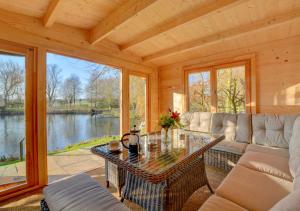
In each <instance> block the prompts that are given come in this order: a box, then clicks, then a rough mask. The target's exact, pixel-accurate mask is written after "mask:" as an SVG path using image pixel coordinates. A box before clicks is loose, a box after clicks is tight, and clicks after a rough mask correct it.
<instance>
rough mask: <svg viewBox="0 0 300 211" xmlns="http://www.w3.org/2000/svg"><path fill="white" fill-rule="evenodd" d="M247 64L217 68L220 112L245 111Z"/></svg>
mask: <svg viewBox="0 0 300 211" xmlns="http://www.w3.org/2000/svg"><path fill="white" fill-rule="evenodd" d="M245 93H246V80H245V66H238V67H229V68H222V69H218V70H217V97H218V112H226V113H240V112H245V110H246V109H245V101H246V97H245V96H246V95H245Z"/></svg>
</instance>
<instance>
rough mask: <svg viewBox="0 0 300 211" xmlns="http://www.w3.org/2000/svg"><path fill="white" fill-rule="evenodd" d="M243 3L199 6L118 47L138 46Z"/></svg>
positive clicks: (239, 0) (229, 0)
mask: <svg viewBox="0 0 300 211" xmlns="http://www.w3.org/2000/svg"><path fill="white" fill-rule="evenodd" d="M242 2H245V0H222V1H214V2H213V3H210V4H207V5H204V6H203V5H201V6H199V7H197V8H193V9H192V10H189V11H185V12H183V13H182V14H181V15H178V16H176V17H174V18H171V19H170V20H167V21H165V22H163V23H160V24H158V25H157V26H155V27H153V28H150V29H149V30H147V31H145V32H142V33H141V34H139V35H137V36H135V37H133V38H132V39H131V40H130V41H128V42H127V43H126V44H123V45H121V46H120V49H121V50H126V49H128V48H131V47H133V46H135V45H138V44H140V43H142V42H144V41H146V40H149V39H150V38H152V37H155V36H157V35H159V34H161V33H164V32H167V31H169V30H171V29H174V28H176V27H179V26H181V25H184V24H186V23H188V22H190V21H193V20H195V19H197V18H200V17H203V16H205V15H208V14H210V13H212V12H215V11H217V10H219V9H227V8H228V7H232V6H236V4H238V3H242Z"/></svg>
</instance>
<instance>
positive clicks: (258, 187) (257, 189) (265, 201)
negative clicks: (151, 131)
mask: <svg viewBox="0 0 300 211" xmlns="http://www.w3.org/2000/svg"><path fill="white" fill-rule="evenodd" d="M292 189H293V183H292V182H289V181H287V180H284V179H281V178H278V177H274V176H272V175H269V174H264V173H261V172H258V171H254V170H251V169H249V168H246V167H243V166H241V165H237V166H236V167H235V168H234V169H233V170H231V172H230V173H229V174H228V176H227V177H226V178H225V179H224V181H223V182H222V183H221V185H220V186H219V187H218V189H217V190H216V194H217V195H218V196H221V197H223V198H225V199H227V200H230V201H232V202H234V203H236V204H238V205H239V206H241V207H244V208H245V209H248V210H269V209H270V208H271V207H273V206H274V205H275V204H276V203H277V202H278V201H279V200H281V199H282V198H283V197H285V196H286V195H288V194H289V193H290V192H291V191H292Z"/></svg>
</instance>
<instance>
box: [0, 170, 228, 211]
mask: <svg viewBox="0 0 300 211" xmlns="http://www.w3.org/2000/svg"><path fill="white" fill-rule="evenodd" d="M87 173H88V174H89V175H91V177H93V178H94V179H95V180H97V181H98V182H99V183H100V184H101V185H102V186H105V171H104V168H103V167H100V168H97V169H94V170H91V171H89V172H87ZM207 175H208V179H209V182H210V184H211V186H212V187H213V189H215V188H217V187H218V186H219V184H220V183H221V181H222V180H223V179H224V178H225V176H226V173H225V172H223V171H221V170H219V169H216V168H213V167H207ZM109 191H110V192H111V193H112V194H113V195H114V196H115V197H117V198H118V194H117V189H116V188H114V187H110V188H109ZM210 195H211V194H210V192H209V190H208V188H207V187H202V188H200V189H199V190H197V191H196V192H195V193H194V194H193V195H192V196H191V197H190V198H189V199H188V201H187V202H186V203H185V205H184V207H183V210H184V211H193V210H198V209H199V207H200V206H201V205H202V204H203V202H204V201H205V200H206V199H207V198H208V197H209V196H210ZM42 198H43V194H42V191H41V190H40V191H36V192H34V193H30V194H26V196H24V195H23V196H22V197H19V198H17V199H14V200H10V201H7V202H5V204H0V210H1V211H2V210H7V211H19V210H20V211H21V210H22V211H39V210H40V207H39V202H40V200H41V199H42ZM125 204H126V205H127V206H128V207H130V208H131V209H132V210H143V209H141V208H140V207H139V206H137V205H135V204H133V203H130V202H128V201H125Z"/></svg>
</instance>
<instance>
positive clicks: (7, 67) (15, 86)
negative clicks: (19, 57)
mask: <svg viewBox="0 0 300 211" xmlns="http://www.w3.org/2000/svg"><path fill="white" fill-rule="evenodd" d="M23 72H24V71H23V69H22V67H21V66H20V65H19V64H18V63H15V62H12V61H7V62H1V63H0V90H1V92H2V97H3V100H4V107H5V108H6V107H7V106H8V103H9V101H10V99H12V98H13V97H17V96H20V92H21V91H22V84H23V82H24V80H23Z"/></svg>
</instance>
